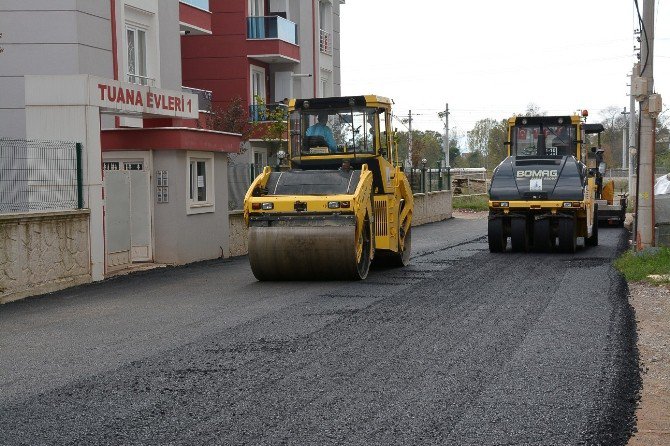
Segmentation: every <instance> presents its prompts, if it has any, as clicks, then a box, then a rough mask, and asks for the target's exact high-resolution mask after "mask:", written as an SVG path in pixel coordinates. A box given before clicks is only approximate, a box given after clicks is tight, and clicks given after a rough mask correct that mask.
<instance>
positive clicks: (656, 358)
mask: <svg viewBox="0 0 670 446" xmlns="http://www.w3.org/2000/svg"><path fill="white" fill-rule="evenodd" d="M628 286H629V290H630V303H631V305H632V306H633V308H634V309H635V317H636V322H637V334H638V339H637V346H638V349H639V352H640V364H641V374H642V394H641V397H640V401H639V403H638V409H637V411H636V416H637V433H635V435H634V436H633V437H632V438H631V439H630V441H629V442H628V444H629V445H631V446H643V445H644V446H665V445H668V444H670V289H669V288H668V286H667V285H666V286H654V285H650V284H647V283H630V284H628Z"/></svg>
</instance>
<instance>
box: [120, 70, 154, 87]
mask: <svg viewBox="0 0 670 446" xmlns="http://www.w3.org/2000/svg"><path fill="white" fill-rule="evenodd" d="M126 79H127V81H128V82H130V83H131V84H138V85H147V86H149V87H155V86H156V79H155V78H153V77H148V76H140V75H139V74H133V73H126Z"/></svg>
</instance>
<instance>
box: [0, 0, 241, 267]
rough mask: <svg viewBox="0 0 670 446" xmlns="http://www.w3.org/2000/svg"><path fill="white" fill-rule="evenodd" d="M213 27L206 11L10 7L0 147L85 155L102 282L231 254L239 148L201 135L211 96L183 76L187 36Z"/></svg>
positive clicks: (233, 141)
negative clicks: (40, 147) (70, 146)
mask: <svg viewBox="0 0 670 446" xmlns="http://www.w3.org/2000/svg"><path fill="white" fill-rule="evenodd" d="M212 3H213V4H215V5H221V6H222V7H224V8H225V5H227V4H229V3H233V2H228V1H223V0H221V1H216V2H212ZM214 18H215V16H214V15H213V14H212V12H210V11H209V5H208V3H207V2H202V1H198V0H192V1H177V0H160V1H159V0H100V1H89V0H48V1H47V0H0V33H1V35H2V37H1V38H0V47H2V49H3V51H2V52H1V53H0V138H20V139H26V138H27V139H29V140H32V139H48V140H60V141H73V142H77V143H81V144H83V147H84V166H83V167H84V168H83V172H84V179H83V186H84V204H85V207H86V208H87V209H89V210H90V220H89V234H90V242H89V245H90V258H91V277H92V279H93V280H99V279H102V278H104V277H105V276H107V275H109V274H110V273H113V272H114V271H116V270H119V269H122V268H126V267H128V266H129V265H132V264H133V263H135V262H159V263H171V264H175V263H187V262H192V261H196V260H203V259H210V258H216V257H220V256H227V255H228V250H227V248H228V206H227V202H228V197H227V177H226V172H227V168H226V166H227V162H228V156H227V155H228V153H232V152H237V151H239V147H240V142H241V139H240V135H234V134H229V133H224V132H217V131H211V130H203V129H202V128H201V127H202V125H201V124H200V123H201V122H202V120H203V119H204V118H203V116H205V115H206V114H207V113H208V112H209V110H210V101H211V99H212V92H211V91H207V90H206V88H204V89H203V87H206V85H204V84H203V83H198V84H191V83H189V82H188V81H183V80H182V67H181V60H182V48H181V38H180V36H181V35H186V34H188V35H189V36H190V37H194V38H197V37H198V36H206V37H210V36H212V34H213V29H214V28H213V26H212V25H213V23H214V21H213V19H214Z"/></svg>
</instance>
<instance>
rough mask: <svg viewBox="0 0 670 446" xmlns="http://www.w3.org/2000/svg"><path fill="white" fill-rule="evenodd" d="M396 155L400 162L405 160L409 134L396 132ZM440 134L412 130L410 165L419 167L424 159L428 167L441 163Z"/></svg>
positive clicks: (431, 131)
mask: <svg viewBox="0 0 670 446" xmlns="http://www.w3.org/2000/svg"><path fill="white" fill-rule="evenodd" d="M396 137H397V144H398V155H399V158H400V159H401V160H404V159H407V156H408V151H409V150H408V146H409V143H408V140H409V132H397V133H396ZM442 144H443V142H442V134H441V133H439V132H436V131H434V130H426V131H421V130H412V165H413V166H420V165H421V160H422V159H424V158H425V159H426V161H427V163H426V165H428V166H435V164H436V163H437V162H440V161H442V159H443V157H444V156H443V153H442Z"/></svg>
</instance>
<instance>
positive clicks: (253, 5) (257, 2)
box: [249, 0, 265, 17]
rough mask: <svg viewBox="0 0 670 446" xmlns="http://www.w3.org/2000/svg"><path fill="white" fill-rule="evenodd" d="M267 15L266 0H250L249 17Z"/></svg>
mask: <svg viewBox="0 0 670 446" xmlns="http://www.w3.org/2000/svg"><path fill="white" fill-rule="evenodd" d="M264 15H265V1H264V0H249V17H259V16H264Z"/></svg>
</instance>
